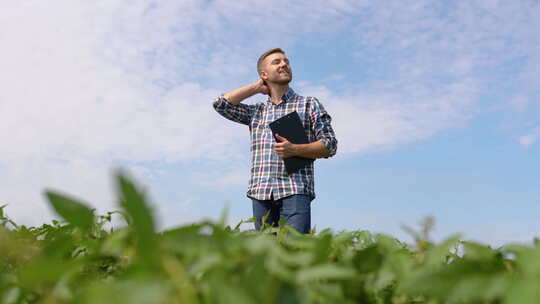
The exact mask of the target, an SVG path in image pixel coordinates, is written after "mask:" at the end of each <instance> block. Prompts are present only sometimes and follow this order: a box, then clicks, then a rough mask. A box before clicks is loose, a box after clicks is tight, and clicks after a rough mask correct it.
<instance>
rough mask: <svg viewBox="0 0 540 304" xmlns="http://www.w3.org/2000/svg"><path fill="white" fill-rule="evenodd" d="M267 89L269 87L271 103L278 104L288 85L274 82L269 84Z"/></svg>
mask: <svg viewBox="0 0 540 304" xmlns="http://www.w3.org/2000/svg"><path fill="white" fill-rule="evenodd" d="M269 89H270V100H271V101H272V103H273V104H280V103H281V98H282V97H283V95H285V93H287V91H288V90H289V85H288V84H285V85H279V84H274V85H270V86H269Z"/></svg>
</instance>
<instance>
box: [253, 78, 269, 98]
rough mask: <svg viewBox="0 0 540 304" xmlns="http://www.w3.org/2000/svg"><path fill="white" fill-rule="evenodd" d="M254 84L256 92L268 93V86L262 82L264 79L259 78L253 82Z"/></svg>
mask: <svg viewBox="0 0 540 304" xmlns="http://www.w3.org/2000/svg"><path fill="white" fill-rule="evenodd" d="M254 86H255V90H256V91H257V93H261V94H264V95H268V94H270V89H269V88H268V86H267V85H266V82H264V80H262V79H259V80H258V81H257V82H255V83H254Z"/></svg>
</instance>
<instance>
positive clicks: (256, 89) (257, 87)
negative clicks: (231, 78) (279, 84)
mask: <svg viewBox="0 0 540 304" xmlns="http://www.w3.org/2000/svg"><path fill="white" fill-rule="evenodd" d="M268 92H269V91H268V87H267V86H266V85H265V84H264V82H263V80H262V79H259V80H258V81H256V82H254V83H252V84H248V85H246V86H243V87H241V88H238V89H234V90H232V91H230V92H227V93H225V94H224V96H223V97H225V99H227V100H228V101H229V102H230V103H232V104H234V105H237V104H240V103H241V102H242V101H243V100H244V99H246V98H249V97H251V96H253V95H255V94H258V93H261V94H265V95H268Z"/></svg>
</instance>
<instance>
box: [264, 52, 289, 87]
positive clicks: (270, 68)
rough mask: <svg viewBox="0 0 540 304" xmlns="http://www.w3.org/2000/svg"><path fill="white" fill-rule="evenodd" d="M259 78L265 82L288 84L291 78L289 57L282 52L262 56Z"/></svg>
mask: <svg viewBox="0 0 540 304" xmlns="http://www.w3.org/2000/svg"><path fill="white" fill-rule="evenodd" d="M260 75H261V78H262V79H263V80H264V81H266V82H267V83H276V84H281V85H283V84H288V83H289V82H291V80H292V70H291V66H290V65H289V59H287V57H286V56H285V54H282V53H273V54H270V55H268V56H267V57H266V58H264V61H263V67H262V71H261V74H260Z"/></svg>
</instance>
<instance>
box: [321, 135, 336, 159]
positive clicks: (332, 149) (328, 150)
mask: <svg viewBox="0 0 540 304" xmlns="http://www.w3.org/2000/svg"><path fill="white" fill-rule="evenodd" d="M321 141H322V143H323V144H324V149H323V150H324V153H323V156H322V157H323V158H330V157H332V156H334V155H336V152H337V139H336V138H334V137H332V138H323V139H322V140H321Z"/></svg>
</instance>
